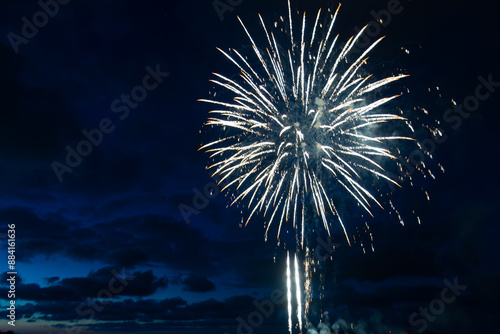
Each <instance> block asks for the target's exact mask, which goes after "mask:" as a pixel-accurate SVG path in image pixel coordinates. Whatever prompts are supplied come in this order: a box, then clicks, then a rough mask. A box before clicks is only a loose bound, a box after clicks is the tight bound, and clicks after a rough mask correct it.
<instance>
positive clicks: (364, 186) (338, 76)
mask: <svg viewBox="0 0 500 334" xmlns="http://www.w3.org/2000/svg"><path fill="white" fill-rule="evenodd" d="M339 8H340V5H339ZM339 8H337V10H336V11H335V13H328V14H327V18H326V19H327V21H328V22H327V23H325V24H323V23H321V21H322V20H320V18H321V17H322V16H321V10H319V11H318V14H317V16H316V20H315V22H314V25H313V26H312V31H311V30H310V28H308V29H306V15H305V13H304V14H303V16H302V19H301V20H300V19H299V22H298V23H296V22H293V21H292V11H291V9H290V2H289V3H288V15H289V18H288V22H289V25H288V23H285V19H283V18H281V22H282V23H283V24H284V27H282V28H278V24H277V23H275V24H274V28H275V29H274V30H272V29H270V27H269V26H268V25H266V24H265V23H264V20H263V19H262V17H261V16H260V14H259V19H260V23H261V25H262V28H263V31H264V36H265V37H266V39H267V43H265V44H266V46H265V49H262V48H259V47H258V46H257V44H256V43H255V42H254V39H253V37H252V35H251V34H250V33H249V32H248V30H247V28H246V27H245V25H244V24H243V22H242V21H241V20H240V23H241V25H242V26H243V29H244V30H245V32H246V34H247V35H248V38H249V39H250V42H251V44H252V48H253V52H254V54H255V56H256V58H254V60H253V61H249V60H248V58H247V57H246V56H244V55H242V54H241V53H239V52H238V51H236V50H234V49H233V50H232V52H229V53H227V52H224V51H222V50H220V49H219V51H220V52H222V53H223V54H224V55H225V56H226V57H227V58H228V59H229V60H230V61H231V62H232V63H233V64H234V65H236V66H237V67H238V69H239V71H240V78H239V79H235V80H233V79H231V78H228V77H227V76H223V75H221V74H215V76H216V77H217V78H216V79H214V80H212V81H213V83H214V84H216V85H218V86H220V87H222V88H223V89H224V90H226V91H227V92H228V93H229V94H230V96H231V97H232V101H228V100H225V101H223V100H222V101H219V100H215V99H203V100H201V101H204V102H209V103H211V104H214V105H217V106H218V109H216V110H212V111H211V113H212V114H213V117H211V118H209V119H208V121H207V123H206V125H210V126H212V127H215V128H218V129H219V130H220V138H219V139H218V140H215V141H213V142H210V143H208V144H206V145H204V146H203V147H201V148H200V149H204V150H206V151H207V152H210V153H211V158H213V160H214V162H213V164H212V165H210V166H209V167H208V168H210V169H212V170H214V173H213V175H217V176H218V177H219V182H220V183H223V184H224V189H226V188H228V189H232V190H233V191H235V192H236V193H237V195H235V198H234V201H233V203H236V202H239V201H242V200H244V199H245V200H247V204H248V207H249V209H250V214H249V217H248V219H247V220H246V224H248V222H249V221H250V219H251V218H252V216H253V215H254V214H255V213H256V212H260V211H263V214H264V217H266V237H267V233H268V231H269V227H270V226H271V225H272V224H277V225H278V232H277V235H278V239H279V237H280V233H281V230H282V226H283V224H284V223H286V222H288V221H291V223H292V224H293V225H292V226H293V228H294V229H295V230H296V231H297V235H298V236H299V237H298V240H299V242H300V244H301V245H302V246H303V244H304V225H305V210H306V207H307V205H309V204H308V203H311V205H312V207H313V208H314V210H315V212H316V213H317V215H318V216H319V217H321V221H322V222H323V225H324V227H325V229H326V230H327V231H328V233H329V234H330V226H329V220H330V218H329V217H336V219H338V221H339V222H340V224H341V226H342V228H343V230H344V233H345V236H346V238H347V240H348V241H349V237H348V233H347V231H346V228H345V226H344V223H343V222H342V220H341V217H340V215H339V212H338V210H337V206H336V204H338V203H336V202H335V199H336V198H337V199H339V198H341V197H345V196H349V197H351V198H353V199H354V200H355V201H356V202H357V203H359V205H360V206H362V207H363V208H364V210H366V211H367V212H368V213H369V214H370V215H371V212H370V207H371V205H373V204H375V205H378V206H380V207H382V205H381V204H380V203H379V201H377V199H376V196H375V194H374V191H377V189H376V187H377V183H379V182H378V181H379V180H380V179H384V180H385V181H387V182H392V183H394V184H396V185H398V183H397V181H396V180H394V179H393V178H391V177H390V176H389V175H388V174H387V173H386V171H385V170H384V168H383V167H382V165H383V163H382V162H383V161H384V160H388V159H389V160H390V159H392V160H395V159H396V157H397V155H398V152H397V151H398V150H397V145H398V142H399V141H401V140H412V139H411V138H409V137H405V136H399V135H397V134H396V135H394V134H393V133H392V131H393V130H392V129H394V127H393V126H390V127H389V126H384V125H387V123H390V122H393V123H395V122H399V123H401V125H402V126H409V125H408V122H406V118H404V117H403V116H401V115H397V114H393V113H390V112H388V111H386V110H384V109H383V108H382V107H383V105H384V104H386V103H387V102H389V101H391V100H393V99H395V98H397V97H398V96H399V95H393V96H386V97H381V98H377V99H374V98H373V96H374V94H373V92H374V91H376V90H380V88H381V87H383V86H385V85H387V84H389V83H391V82H393V81H396V80H399V79H401V78H404V77H405V76H406V75H403V74H397V75H394V76H390V77H386V78H383V79H381V80H370V78H371V76H372V75H371V74H369V75H364V74H362V73H361V72H364V70H363V65H365V64H366V63H367V59H368V57H367V54H368V53H369V52H370V51H371V50H372V49H373V48H374V47H375V46H376V45H377V44H378V43H379V42H380V41H381V40H382V39H383V37H382V38H380V39H378V40H376V41H375V42H374V43H372V44H371V45H370V46H369V47H368V48H366V49H365V50H363V51H358V50H357V48H356V47H355V44H356V42H357V41H358V39H359V37H360V36H361V35H362V34H363V32H364V30H365V29H366V27H365V28H363V29H362V30H361V31H360V32H359V33H358V34H357V35H356V36H352V37H351V38H350V39H349V40H348V41H347V42H346V43H345V45H343V46H341V45H339V42H338V35H337V36H334V35H333V34H332V29H333V26H334V23H335V20H336V17H337V13H338V10H339ZM238 19H239V18H238ZM294 28H295V29H296V28H299V33H298V34H297V33H296V31H295V30H294ZM280 38H281V39H280ZM278 41H279V43H278ZM285 50H286V51H285ZM369 93H371V94H369ZM382 123H386V124H382ZM380 125H382V126H380ZM389 128H390V129H391V130H388V129H389ZM384 130H385V132H388V133H384ZM389 143H392V144H391V145H389ZM390 147H394V148H396V149H392V150H391V149H390ZM394 151H396V152H394ZM374 181H375V182H374ZM332 189H335V190H334V191H332ZM311 198H312V199H311ZM309 199H311V201H310V202H308V200H309ZM349 243H350V242H349Z"/></svg>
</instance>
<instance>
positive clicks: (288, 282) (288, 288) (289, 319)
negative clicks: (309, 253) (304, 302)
mask: <svg viewBox="0 0 500 334" xmlns="http://www.w3.org/2000/svg"><path fill="white" fill-rule="evenodd" d="M291 285H292V284H291V279H290V254H289V252H286V286H287V297H288V331H289V332H290V334H291V333H292V286H291Z"/></svg>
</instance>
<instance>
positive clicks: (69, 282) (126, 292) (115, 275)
mask: <svg viewBox="0 0 500 334" xmlns="http://www.w3.org/2000/svg"><path fill="white" fill-rule="evenodd" d="M6 276H7V274H6V273H4V274H2V277H4V278H5V277H6ZM4 281H5V280H2V282H4ZM47 281H49V282H50V284H51V285H50V286H47V287H42V286H40V285H39V284H37V283H23V281H22V280H21V277H20V276H17V277H16V297H17V298H19V299H23V300H27V301H34V302H46V301H81V300H84V299H85V298H96V297H99V292H100V291H101V290H103V289H104V290H109V291H111V292H112V294H111V295H112V297H116V295H117V294H118V293H117V292H116V291H118V290H120V291H119V295H121V296H137V297H146V296H150V295H152V294H153V293H155V292H156V291H157V290H159V289H164V288H167V286H168V280H167V279H166V278H158V277H155V276H154V275H153V272H152V270H148V271H144V272H141V271H135V272H131V271H127V270H125V268H116V269H115V268H113V267H104V268H101V269H99V270H97V271H92V272H90V273H89V274H88V276H86V277H70V278H63V279H59V278H58V277H52V278H50V279H48V280H47ZM122 286H123V289H121V288H120V287H122ZM113 291H115V292H114V293H113ZM103 296H105V297H106V296H107V294H104V295H103ZM2 298H3V299H6V296H3V297H2Z"/></svg>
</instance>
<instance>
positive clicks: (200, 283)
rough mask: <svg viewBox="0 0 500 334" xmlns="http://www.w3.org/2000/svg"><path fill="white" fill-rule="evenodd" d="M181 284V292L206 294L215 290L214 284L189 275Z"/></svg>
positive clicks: (203, 278) (205, 279) (202, 278)
mask: <svg viewBox="0 0 500 334" xmlns="http://www.w3.org/2000/svg"><path fill="white" fill-rule="evenodd" d="M182 283H183V284H184V288H183V290H185V291H191V292H208V291H214V290H215V284H214V283H213V282H212V281H210V280H208V279H207V278H205V277H197V276H194V275H189V276H188V277H187V278H185V279H184V280H183V281H182Z"/></svg>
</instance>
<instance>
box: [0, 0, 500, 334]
mask: <svg viewBox="0 0 500 334" xmlns="http://www.w3.org/2000/svg"><path fill="white" fill-rule="evenodd" d="M45 2H51V1H45ZM45 2H44V1H41V3H45ZM60 2H61V4H60V5H59V8H57V10H56V9H54V7H50V8H51V9H50V10H54V13H53V15H52V16H53V17H50V18H49V19H48V21H47V23H46V24H40V25H41V27H40V28H37V31H30V29H29V28H24V31H23V25H26V23H25V22H26V21H23V17H26V18H27V21H29V22H33V16H34V15H35V18H36V19H40V20H42V19H43V14H42V16H40V14H37V13H39V12H40V11H41V10H42V7H41V5H40V4H39V3H38V2H37V1H21V0H19V1H2V2H1V3H0V13H1V14H0V17H1V20H0V33H1V36H2V39H1V44H0V57H1V61H0V64H1V65H0V66H1V75H0V85H1V90H0V96H1V101H2V106H1V113H2V118H1V121H0V159H1V161H2V163H1V164H0V197H1V200H0V236H1V237H2V239H1V240H0V245H1V247H0V252H4V254H5V260H4V261H5V262H3V263H2V262H0V266H1V270H0V272H1V273H4V272H6V271H7V269H8V268H7V259H6V256H7V243H6V233H7V230H8V227H7V226H8V224H15V225H16V269H17V271H18V276H17V282H16V316H17V318H16V327H15V328H13V327H11V326H9V325H8V324H7V320H6V319H7V318H6V317H5V314H6V310H5V307H6V306H7V304H8V302H9V299H8V297H7V290H8V286H7V283H6V281H5V280H6V277H5V276H7V275H6V274H3V275H2V282H1V284H3V285H2V286H1V288H2V289H1V290H0V291H2V292H1V294H0V305H1V306H2V312H1V314H2V318H1V319H0V330H1V331H7V330H15V332H16V333H49V332H52V333H60V332H61V333H65V331H64V328H66V327H67V328H69V327H71V326H73V327H78V326H82V327H81V328H82V329H85V332H88V333H93V332H95V333H123V332H130V333H218V334H222V333H225V332H227V333H230V334H233V333H237V330H238V325H239V322H238V320H237V318H238V317H241V318H243V319H247V317H248V315H249V314H251V313H252V312H254V311H255V310H256V306H255V304H254V301H255V300H263V299H269V298H270V295H271V292H272V291H273V289H280V290H283V291H284V289H285V286H284V284H283V280H282V275H283V270H284V267H283V266H284V261H283V259H284V257H283V252H281V249H279V250H278V251H276V249H275V244H274V243H273V240H270V241H269V242H267V243H266V242H264V238H263V231H262V224H261V223H260V222H259V221H258V220H257V221H255V222H253V223H251V224H249V225H248V227H246V228H240V227H239V223H240V221H241V215H240V211H239V210H238V209H236V208H233V207H227V206H228V204H229V198H227V197H226V196H223V195H218V196H215V198H213V199H210V201H209V203H208V205H207V206H206V207H204V208H203V209H201V210H199V213H197V214H193V215H190V216H189V223H187V222H186V221H185V219H184V217H183V216H182V214H181V212H180V211H179V205H182V204H184V205H191V206H192V202H193V198H194V197H195V193H194V192H193V189H197V190H200V191H203V189H204V187H205V186H206V185H207V184H209V183H210V182H211V179H210V175H209V174H208V172H207V171H206V169H205V166H206V164H207V158H208V157H207V155H206V154H203V153H202V152H199V151H198V148H199V147H200V145H201V143H202V142H204V141H206V138H205V137H204V135H205V134H204V132H203V131H201V130H202V125H203V122H204V121H205V120H206V118H207V117H208V111H209V110H210V106H209V105H206V104H203V103H200V102H197V101H196V100H197V99H200V98H208V97H209V96H210V95H209V92H210V91H211V90H213V85H212V84H211V83H210V82H209V79H212V78H213V76H212V72H219V73H224V74H227V75H229V76H231V75H234V76H236V74H237V69H235V67H234V66H232V65H231V64H230V63H229V62H228V61H227V59H225V58H224V56H223V55H222V54H220V53H219V52H218V51H217V50H216V47H220V48H222V49H228V48H230V47H231V48H232V47H234V48H236V49H238V50H241V51H242V52H249V51H250V48H249V47H248V44H249V43H248V39H247V37H246V35H245V33H244V31H243V29H242V28H241V26H240V25H239V23H238V22H237V18H236V15H239V16H240V17H241V18H242V19H243V21H244V22H245V24H246V26H247V28H249V29H250V30H251V31H256V32H259V33H260V25H259V21H258V17H257V13H261V14H262V15H263V17H266V18H269V22H273V21H274V19H275V18H277V17H279V16H280V15H286V13H287V6H286V1H285V0H279V1H274V0H273V1H264V0H242V1H241V2H240V1H233V2H232V3H233V5H234V6H233V10H232V11H226V12H224V13H222V14H220V15H221V16H220V15H219V14H218V13H217V11H216V10H215V8H214V6H213V2H212V1H208V0H207V1H203V2H202V1H198V2H193V1H184V0H179V1H171V2H168V1H137V0H136V1H133V0H124V1H118V0H112V1H78V0H73V1H66V2H67V3H66V4H62V3H64V1H62V0H61V1H60ZM221 2H222V3H230V1H227V2H226V1H225V0H221ZM389 2H390V1H386V0H376V1H365V0H363V1H354V0H348V1H345V2H343V3H342V8H341V11H340V14H339V20H338V23H337V25H336V28H337V30H336V32H337V33H340V34H341V38H347V36H351V35H352V34H354V33H355V27H362V26H363V25H364V24H366V23H367V22H369V21H371V20H373V17H372V15H371V14H370V12H371V11H379V10H382V9H384V8H387V4H388V3H389ZM51 3H53V1H52V2H51ZM292 4H293V6H295V8H298V9H299V10H301V11H303V10H306V11H307V12H308V14H310V16H313V15H312V13H314V15H315V13H316V11H317V9H318V8H320V7H323V8H325V7H327V6H328V5H330V6H332V7H334V8H336V6H337V2H333V1H326V0H325V1H318V0H314V1H302V0H300V1H293V2H292ZM400 6H401V8H403V9H402V11H401V12H400V13H399V14H397V15H393V16H392V18H391V21H390V22H388V24H387V25H386V27H383V28H382V31H381V33H380V35H387V38H386V39H385V40H384V41H383V42H382V44H380V45H378V46H377V48H376V49H375V50H374V51H373V54H374V55H373V59H372V60H371V61H372V62H371V63H370V64H369V65H370V66H372V67H371V69H372V70H373V71H375V73H376V74H377V73H380V74H379V75H380V76H383V75H387V73H383V71H384V70H386V69H389V68H390V69H396V68H400V69H403V70H404V71H405V72H406V73H409V74H410V75H411V76H410V78H408V79H405V80H407V82H405V85H406V87H411V89H410V91H411V93H410V94H407V95H405V98H406V102H405V103H408V105H413V106H419V107H422V108H425V109H426V110H428V112H429V117H430V118H431V119H433V120H438V121H440V123H441V126H442V130H443V132H444V133H445V134H446V136H447V139H446V141H445V142H444V143H441V144H438V145H437V146H436V149H435V152H434V154H433V156H434V158H435V159H434V160H433V161H429V164H430V165H431V166H433V168H435V169H434V170H437V171H439V168H437V165H436V164H437V163H441V164H442V165H443V166H444V168H445V171H446V172H445V173H444V174H443V173H436V175H437V177H436V180H432V182H430V181H431V180H427V179H426V180H423V181H418V182H421V183H418V184H419V185H422V186H424V187H425V188H426V189H427V190H428V192H429V195H430V199H431V200H430V201H427V200H425V199H424V198H423V197H422V196H420V197H419V195H418V194H420V195H421V192H418V191H408V192H404V191H403V192H399V193H397V199H396V200H397V201H399V204H400V206H399V208H400V209H399V210H400V212H401V214H402V215H403V217H408V218H407V220H406V222H407V224H406V226H404V227H402V226H401V225H400V224H399V223H398V222H397V220H395V219H392V218H390V217H388V215H386V214H381V215H377V216H376V217H375V218H374V219H372V220H370V226H371V229H372V232H373V234H374V237H375V252H374V253H372V252H368V253H367V254H363V252H362V251H361V248H360V247H359V246H358V245H354V246H353V247H348V246H347V244H346V242H345V240H344V239H343V235H342V234H337V235H335V236H334V240H335V242H338V243H340V245H341V246H340V247H339V248H338V250H337V251H336V252H335V260H334V262H335V274H332V275H333V276H334V278H335V280H336V283H335V284H330V288H331V291H329V293H328V298H327V300H326V302H325V303H326V304H327V306H328V308H329V309H330V316H331V320H332V322H333V321H336V320H338V319H343V320H345V321H346V322H347V323H353V326H357V333H363V332H362V330H361V329H362V328H363V322H364V323H365V324H366V326H365V327H364V330H365V332H366V333H372V332H380V333H389V330H392V333H395V332H396V331H397V330H403V329H411V330H413V331H414V332H415V331H416V330H417V329H419V328H420V326H415V325H412V324H410V323H409V320H408V319H409V317H410V316H411V314H412V313H413V312H418V310H419V307H429V303H431V302H432V301H433V300H434V299H436V298H439V296H440V293H441V291H442V290H443V288H445V287H446V283H444V280H446V279H447V280H449V281H453V279H454V278H455V277H456V278H457V279H458V282H459V283H460V284H465V285H467V289H466V290H465V291H464V292H463V294H461V295H460V296H458V297H457V299H456V301H454V302H453V303H451V304H449V305H447V306H446V309H445V310H444V312H443V313H442V314H440V315H439V316H438V317H436V319H435V320H433V321H429V322H428V329H429V330H432V331H434V332H440V333H450V334H451V333H473V332H479V331H481V330H483V331H486V330H490V329H491V328H494V327H493V323H494V318H495V317H496V316H497V315H498V313H499V311H500V310H499V307H498V302H499V300H500V288H499V287H498V282H499V278H500V272H499V269H498V268H499V266H498V256H499V255H500V252H499V250H498V241H499V240H500V239H499V237H500V235H499V234H500V228H499V227H498V218H499V214H498V211H496V210H497V206H498V203H499V201H498V200H499V196H498V192H497V190H498V185H499V182H498V175H497V174H498V173H497V164H496V161H497V153H498V148H497V142H498V138H497V135H498V129H497V128H498V124H499V121H500V118H499V115H498V106H499V104H498V102H499V97H500V87H499V85H500V84H497V85H496V86H495V85H494V84H493V85H492V86H491V87H490V89H491V91H490V94H489V96H488V97H487V98H484V100H482V101H480V104H479V106H478V108H477V110H475V111H473V112H471V113H470V115H468V114H462V115H460V114H459V113H456V112H450V113H447V110H448V109H449V108H451V107H452V106H453V104H452V102H451V100H452V99H453V100H454V101H455V102H456V103H457V104H463V103H464V102H465V100H467V98H468V97H469V96H474V95H476V94H477V91H476V89H477V87H478V86H479V85H483V87H484V81H481V80H480V79H478V78H479V77H480V76H481V77H482V78H484V80H486V81H488V80H490V81H493V82H496V83H498V82H500V71H499V64H498V59H499V56H500V52H499V51H500V48H499V45H498V37H497V33H498V27H497V23H496V22H497V19H498V18H497V16H498V15H497V14H498V11H497V10H495V7H494V4H493V3H490V2H488V1H486V0H479V1H436V2H431V1H416V0H413V1H409V0H401V5H400ZM221 18H223V20H221ZM310 19H312V17H310ZM23 33H24V34H25V35H26V36H28V37H29V38H25V37H23ZM14 34H15V35H14ZM405 49H407V50H409V51H410V53H409V54H406V52H405V51H404V50H405ZM138 87H145V88H138ZM436 87H439V90H438V89H437V88H436ZM485 89H487V88H482V89H481V91H480V92H481V93H482V94H483V95H484V94H485V92H486V90H485ZM127 95H133V96H135V97H136V100H137V101H139V102H137V103H135V102H134V101H133V100H131V99H130V98H127ZM463 115H466V117H464V116H463ZM95 129H100V130H99V131H97V130H95ZM85 133H87V136H90V137H91V138H92V140H93V141H94V145H92V146H85V145H83V144H81V141H82V140H85V139H86V135H85ZM98 133H101V135H99V134H98ZM78 149H80V151H81V152H85V153H84V154H86V156H84V157H82V158H81V159H78V158H75V157H70V158H68V156H67V155H68V152H70V151H72V150H78ZM70 155H71V154H70ZM67 159H69V160H67ZM54 162H57V163H54ZM68 162H69V164H70V165H68ZM63 165H66V166H67V167H62V166H63ZM54 168H56V170H57V172H56V171H55V170H54ZM61 168H62V169H61ZM356 210H358V209H357V208H356V209H355V210H354V211H353V212H350V211H349V213H346V214H347V215H348V216H349V217H351V216H352V217H356V216H358V215H357V212H359V211H356ZM413 210H415V211H416V212H418V215H419V217H420V219H421V222H422V224H421V225H418V224H417V223H416V221H415V219H414V217H415V215H414V214H413ZM346 223H347V224H348V225H349V226H350V228H351V229H352V230H353V231H355V228H356V226H359V227H361V226H362V224H363V223H364V220H360V219H356V218H353V219H352V220H351V221H348V222H346ZM275 254H276V263H274V261H273V256H274V255H275ZM325 265H326V266H330V265H329V264H325ZM331 266H333V265H331ZM330 274H331V273H330ZM333 276H332V277H333ZM332 280H333V278H332ZM110 282H111V283H110ZM122 287H123V288H122ZM103 289H104V290H106V291H108V292H105V291H104V292H103ZM110 290H113V291H115V292H114V293H111V295H112V298H111V302H106V303H105V304H104V305H103V304H102V303H99V302H97V301H95V304H92V303H93V302H94V299H95V298H96V297H107V296H110V295H107V293H110ZM88 298H90V300H89V299H88ZM92 305H93V307H92ZM286 322H287V320H286V306H285V305H284V304H278V305H276V307H275V310H274V312H272V314H271V315H270V316H269V317H266V319H265V320H264V323H263V324H262V326H259V327H258V328H253V329H252V330H253V331H254V332H255V333H286V328H287V327H286V326H287V323H286ZM79 332H82V331H79V330H75V331H74V332H73V333H79ZM249 334H250V333H249Z"/></svg>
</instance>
